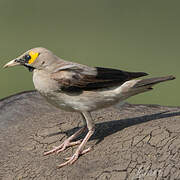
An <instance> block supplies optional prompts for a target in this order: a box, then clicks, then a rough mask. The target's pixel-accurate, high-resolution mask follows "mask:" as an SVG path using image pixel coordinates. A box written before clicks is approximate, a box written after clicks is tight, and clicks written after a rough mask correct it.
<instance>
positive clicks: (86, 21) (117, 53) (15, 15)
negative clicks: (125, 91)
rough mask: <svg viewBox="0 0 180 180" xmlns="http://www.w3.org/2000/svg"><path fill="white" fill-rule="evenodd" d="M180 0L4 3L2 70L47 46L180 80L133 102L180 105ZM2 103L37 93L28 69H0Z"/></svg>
mask: <svg viewBox="0 0 180 180" xmlns="http://www.w3.org/2000/svg"><path fill="white" fill-rule="evenodd" d="M179 7H180V1H179V0H172V1H170V0H149V1H148V0H89V1H87V0H51V1H45V0H31V1H25V0H0V32H1V33H0V66H3V65H4V64H5V63H6V62H8V61H10V60H11V59H13V58H15V57H17V56H18V55H20V54H21V53H23V52H24V51H26V50H28V49H30V48H33V47H37V46H42V47H46V48H48V49H50V50H52V51H53V52H54V53H55V54H56V55H58V56H60V57H62V58H64V59H67V60H71V61H76V62H79V63H83V64H87V65H91V66H104V67H111V68H119V69H122V70H128V71H144V72H148V73H149V74H150V76H149V77H153V76H163V75H171V74H173V75H175V76H176V77H177V79H176V80H174V81H170V82H166V83H163V84H160V85H157V86H156V88H155V90H153V91H151V92H148V93H144V94H142V95H138V96H135V97H133V98H130V99H129V102H131V103H140V104H141V103H146V104H162V105H178V106H179V105H180V101H179V91H180V84H179V78H178V77H179V76H180V71H179V68H180V50H179V48H180V10H179ZM0 82H1V90H0V99H1V98H3V97H6V96H9V95H12V94H15V93H17V92H21V91H25V90H31V89H34V87H33V83H32V74H31V73H29V72H28V71H27V69H25V68H23V67H14V68H9V69H1V70H0Z"/></svg>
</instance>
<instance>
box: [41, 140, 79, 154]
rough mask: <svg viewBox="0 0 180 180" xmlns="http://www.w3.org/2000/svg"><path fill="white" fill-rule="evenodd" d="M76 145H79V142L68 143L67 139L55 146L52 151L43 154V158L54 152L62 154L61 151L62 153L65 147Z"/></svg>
mask: <svg viewBox="0 0 180 180" xmlns="http://www.w3.org/2000/svg"><path fill="white" fill-rule="evenodd" d="M78 144H81V140H79V141H75V142H70V140H69V139H66V140H65V141H64V142H63V143H62V144H61V145H60V146H55V147H54V148H53V149H52V150H50V151H48V152H45V153H44V156H46V155H49V154H52V153H54V152H56V153H59V152H62V151H64V150H65V149H66V148H67V147H70V146H75V145H78Z"/></svg>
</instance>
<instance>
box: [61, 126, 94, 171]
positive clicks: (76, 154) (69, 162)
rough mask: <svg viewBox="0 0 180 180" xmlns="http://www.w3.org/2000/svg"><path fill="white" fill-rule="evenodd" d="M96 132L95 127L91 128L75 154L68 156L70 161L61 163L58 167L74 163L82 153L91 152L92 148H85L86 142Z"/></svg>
mask: <svg viewBox="0 0 180 180" xmlns="http://www.w3.org/2000/svg"><path fill="white" fill-rule="evenodd" d="M93 133H94V129H93V130H89V132H88V133H87V135H86V137H85V138H84V139H83V141H82V143H81V144H80V145H79V147H78V148H77V150H76V152H75V153H74V155H73V156H72V157H70V158H67V159H68V161H66V162H64V163H62V164H60V165H59V166H58V168H61V167H63V166H65V165H67V164H73V163H74V162H75V161H76V160H77V159H78V158H79V156H80V155H82V154H85V153H87V152H89V151H90V150H91V148H87V149H85V150H83V148H84V146H85V144H86V143H87V141H88V140H89V139H90V137H91V136H92V135H93Z"/></svg>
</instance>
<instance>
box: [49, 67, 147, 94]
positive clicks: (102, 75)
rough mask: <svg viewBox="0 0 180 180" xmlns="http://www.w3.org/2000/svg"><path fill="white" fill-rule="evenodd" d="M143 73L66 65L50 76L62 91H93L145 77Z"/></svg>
mask: <svg viewBox="0 0 180 180" xmlns="http://www.w3.org/2000/svg"><path fill="white" fill-rule="evenodd" d="M146 75H147V73H144V72H127V71H122V70H117V69H110V68H102V67H95V68H93V67H88V66H84V65H80V64H73V65H66V66H64V67H61V68H59V69H58V70H56V71H55V72H54V73H52V74H51V78H53V79H54V80H56V81H58V83H59V85H60V88H61V89H63V90H76V91H77V90H94V89H100V88H106V87H112V86H117V85H121V84H123V83H124V82H126V81H128V80H131V79H134V78H138V77H141V76H146Z"/></svg>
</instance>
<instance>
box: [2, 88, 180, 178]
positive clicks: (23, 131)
mask: <svg viewBox="0 0 180 180" xmlns="http://www.w3.org/2000/svg"><path fill="white" fill-rule="evenodd" d="M92 116H93V118H94V121H95V123H96V132H95V134H94V136H93V137H92V138H91V140H90V141H89V142H88V143H87V145H86V147H88V146H93V147H94V148H93V150H92V151H91V152H89V153H88V154H86V155H83V156H81V157H80V158H79V160H78V161H77V162H75V163H74V164H73V165H70V166H65V167H63V168H61V169H57V168H56V167H57V165H58V164H60V163H62V162H63V161H64V158H65V157H69V156H71V155H72V153H73V152H74V151H75V149H76V147H73V148H68V149H67V150H66V151H64V152H62V153H60V154H52V155H49V156H43V153H44V152H46V151H48V150H50V149H51V148H52V146H56V145H59V144H60V143H61V142H62V141H63V140H64V139H65V138H66V137H67V136H70V135H71V134H73V133H74V132H75V131H76V130H77V129H78V128H79V127H80V126H81V116H80V115H79V114H78V113H69V112H65V111H61V110H59V109H56V108H55V107H52V106H51V105H49V104H48V103H47V102H46V101H45V100H44V99H43V98H42V97H41V96H40V95H39V94H38V93H37V92H36V91H29V92H23V93H19V94H16V95H13V96H10V97H8V98H4V99H2V100H0V157H1V158H0V179H2V180H12V179H19V180H20V179H23V180H24V179H27V180H30V179H38V180H45V179H46V180H56V179H57V180H81V179H82V180H89V179H92V180H93V179H95V180H107V179H110V180H125V179H130V180H137V179H157V180H160V179H163V180H164V179H180V170H179V167H180V151H179V149H180V136H179V134H180V107H165V106H159V105H132V104H125V105H124V106H123V107H122V108H121V109H116V108H113V107H111V108H107V109H103V110H100V111H96V112H93V113H92Z"/></svg>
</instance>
